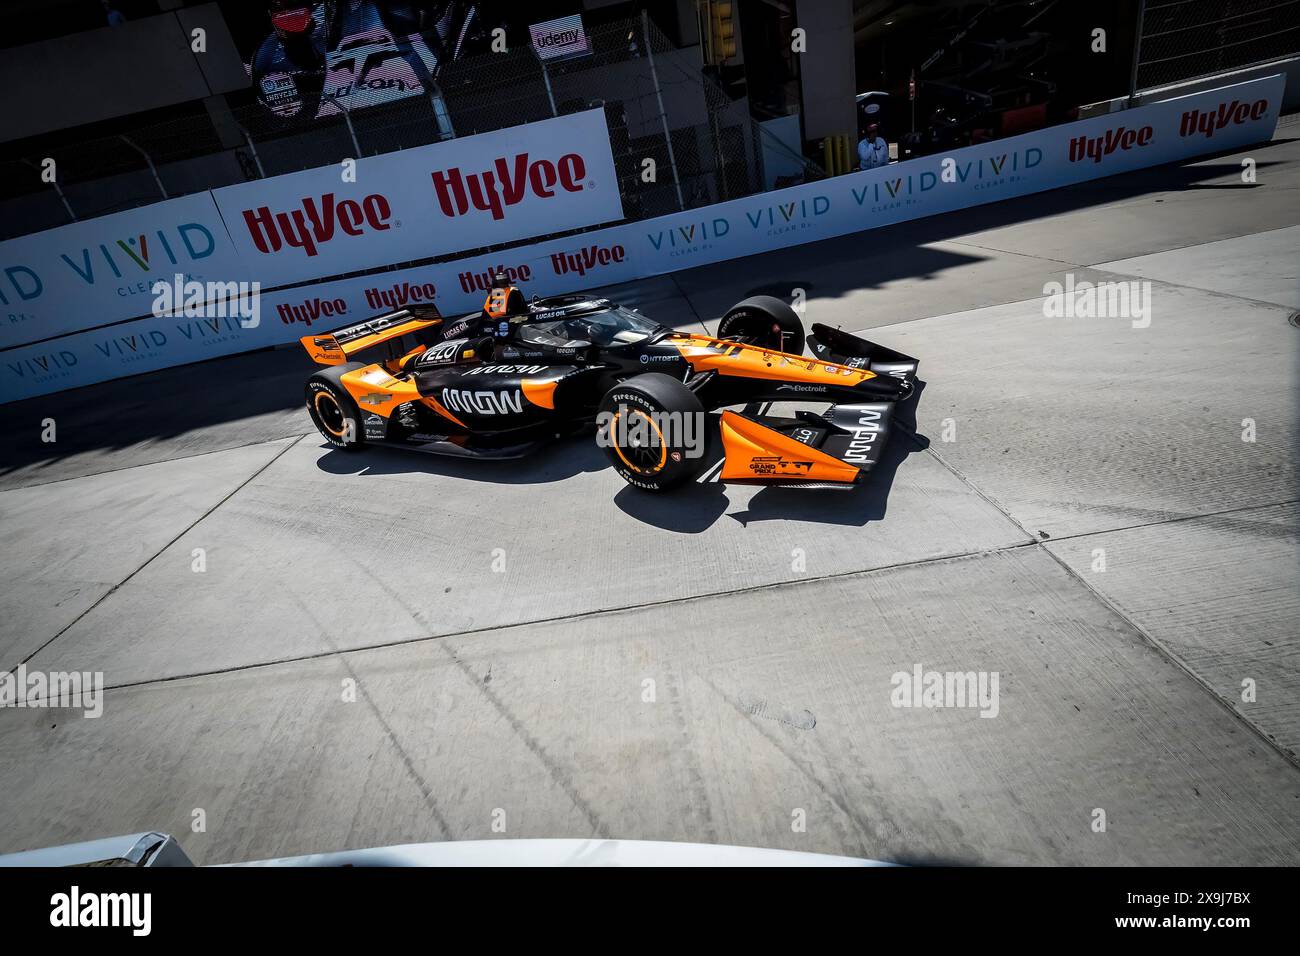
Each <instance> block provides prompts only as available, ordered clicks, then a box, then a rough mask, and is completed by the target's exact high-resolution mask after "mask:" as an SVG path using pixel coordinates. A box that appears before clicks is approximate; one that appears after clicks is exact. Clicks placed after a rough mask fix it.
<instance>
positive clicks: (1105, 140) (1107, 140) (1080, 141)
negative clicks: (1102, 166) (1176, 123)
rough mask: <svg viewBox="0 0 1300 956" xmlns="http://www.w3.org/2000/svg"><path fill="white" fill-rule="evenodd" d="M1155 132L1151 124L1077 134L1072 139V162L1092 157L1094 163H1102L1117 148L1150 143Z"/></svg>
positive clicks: (1124, 148)
mask: <svg viewBox="0 0 1300 956" xmlns="http://www.w3.org/2000/svg"><path fill="white" fill-rule="evenodd" d="M1154 134H1155V131H1154V130H1152V128H1151V127H1150V126H1143V127H1142V128H1141V129H1129V128H1128V127H1126V126H1121V127H1119V128H1118V129H1108V130H1106V132H1105V133H1104V134H1102V135H1101V136H1076V137H1074V139H1072V140H1070V162H1072V163H1077V162H1079V161H1080V160H1082V159H1091V160H1092V161H1093V162H1094V163H1100V162H1101V160H1102V158H1103V157H1105V156H1109V155H1110V154H1111V153H1113V152H1115V151H1116V150H1119V149H1123V150H1128V149H1132V148H1133V147H1134V146H1147V145H1149V144H1150V142H1151V137H1152V136H1153V135H1154Z"/></svg>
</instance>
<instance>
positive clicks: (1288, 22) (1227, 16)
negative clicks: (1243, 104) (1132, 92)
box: [1135, 0, 1300, 90]
mask: <svg viewBox="0 0 1300 956" xmlns="http://www.w3.org/2000/svg"><path fill="white" fill-rule="evenodd" d="M1297 51H1300V0H1148V2H1147V3H1146V4H1145V5H1144V9H1143V12H1142V32H1141V35H1140V39H1139V45H1138V55H1137V68H1136V71H1135V72H1136V76H1135V80H1136V83H1135V86H1136V89H1137V90H1150V89H1154V88H1156V87H1160V86H1167V85H1169V84H1171V83H1180V82H1183V81H1186V80H1195V79H1200V78H1201V77H1205V76H1213V75H1214V74H1216V73H1222V72H1224V71H1226V70H1232V69H1237V68H1239V67H1243V66H1251V65H1253V64H1256V63H1265V62H1267V61H1269V60H1275V59H1279V58H1281V57H1285V56H1287V55H1291V54H1295V53H1296V52H1297Z"/></svg>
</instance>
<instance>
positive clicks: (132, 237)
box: [0, 109, 623, 349]
mask: <svg viewBox="0 0 1300 956" xmlns="http://www.w3.org/2000/svg"><path fill="white" fill-rule="evenodd" d="M622 218H623V204H622V200H621V199H620V197H619V191H618V177H617V174H616V173H615V170H614V157H613V155H612V154H611V153H610V146H609V131H608V129H607V127H606V124H605V113H604V110H601V109H594V110H587V111H585V112H582V113H575V114H572V115H568V116H561V117H558V118H555V119H549V120H543V121H541V122H537V123H528V124H525V125H523V126H515V127H511V128H510V129H505V130H500V131H497V132H493V133H483V134H480V135H478V136H467V137H464V138H461V139H455V140H451V141H449V142H446V143H436V144H434V145H431V146H423V147H420V148H417V149H408V150H403V151H401V152H397V153H388V154H386V155H383V156H376V157H372V158H368V159H361V160H358V161H357V162H356V163H355V167H354V168H346V169H345V168H344V166H343V165H342V164H340V165H338V166H323V167H320V168H317V169H309V170H305V171H303V172H298V173H287V174H285V175H283V176H274V177H272V178H270V179H261V180H257V181H254V182H250V183H241V184H239V185H237V186H227V187H225V188H223V189H217V190H213V191H212V192H204V193H199V194H196V195H193V196H186V197H184V198H181V199H173V200H168V201H165V202H160V203H155V204H153V205H150V206H142V207H140V208H139V209H132V210H129V211H127V212H122V213H117V214H115V215H111V216H103V217H100V218H98V219H90V220H87V221H85V222H76V223H70V224H69V225H66V226H60V227H59V228H57V229H50V230H47V231H45V232H39V233H36V234H34V235H30V236H21V237H19V238H16V239H10V240H7V241H5V242H0V349H5V348H10V347H12V346H15V345H21V344H24V343H28V342H37V341H41V340H44V339H48V338H52V337H54V336H58V335H63V334H64V333H67V332H74V331H79V330H82V329H94V328H99V327H101V326H105V325H108V324H110V323H112V322H119V321H121V320H123V319H135V318H140V317H142V316H147V315H150V314H151V313H152V311H153V309H152V306H153V298H154V296H153V294H152V293H151V292H150V289H151V288H152V286H153V284H154V283H155V282H157V281H159V280H160V279H161V280H164V281H171V280H172V277H173V276H174V275H175V274H176V273H178V272H179V273H182V274H184V275H185V276H186V278H189V279H195V280H199V281H207V280H211V281H214V282H230V281H244V280H253V279H256V280H257V281H258V282H260V283H261V284H262V287H263V288H266V289H271V288H275V287H277V286H284V285H291V284H293V283H296V282H303V281H309V280H311V279H319V278H321V277H323V276H332V275H341V274H343V273H347V272H361V271H364V270H366V269H372V268H376V267H380V266H385V265H389V264H390V263H393V262H409V261H411V260H415V259H429V258H433V257H435V256H441V255H448V254H450V253H454V252H458V251H461V250H465V249H476V248H480V247H482V246H486V245H495V244H500V243H503V242H513V241H516V240H519V239H527V238H529V237H531V236H537V235H545V234H549V233H553V232H558V231H562V230H567V229H577V228H581V227H584V226H594V225H599V224H600V223H603V222H616V221H617V220H619V219H622Z"/></svg>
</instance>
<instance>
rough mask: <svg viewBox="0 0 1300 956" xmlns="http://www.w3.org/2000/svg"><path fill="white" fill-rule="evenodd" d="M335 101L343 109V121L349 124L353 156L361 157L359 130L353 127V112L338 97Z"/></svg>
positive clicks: (355, 157)
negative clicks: (358, 139) (358, 138)
mask: <svg viewBox="0 0 1300 956" xmlns="http://www.w3.org/2000/svg"><path fill="white" fill-rule="evenodd" d="M333 103H334V105H335V106H337V107H338V108H339V109H340V110H342V112H343V122H345V123H347V124H348V135H349V136H351V137H352V156H353V158H354V159H360V158H361V144H360V143H358V142H357V131H356V130H355V129H353V127H352V114H351V113H350V112H349V111H348V108H347V107H346V106H344V105H343V104H342V103H340V102H339V101H338V100H337V99H335V100H333Z"/></svg>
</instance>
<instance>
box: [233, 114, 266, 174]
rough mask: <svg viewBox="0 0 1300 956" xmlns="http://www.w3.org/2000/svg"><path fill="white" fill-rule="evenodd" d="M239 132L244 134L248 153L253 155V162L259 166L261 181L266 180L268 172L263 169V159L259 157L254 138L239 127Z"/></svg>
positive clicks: (258, 171)
mask: <svg viewBox="0 0 1300 956" xmlns="http://www.w3.org/2000/svg"><path fill="white" fill-rule="evenodd" d="M239 131H240V132H241V133H243V134H244V142H245V143H247V144H248V151H249V152H250V153H252V154H253V162H254V163H256V164H257V175H258V178H259V179H265V178H266V170H265V169H263V168H262V157H261V156H258V155H257V147H256V146H255V145H253V137H251V136H249V135H248V130H246V129H244V127H242V126H241V127H239Z"/></svg>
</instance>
